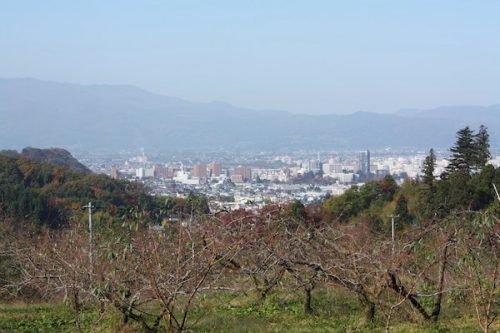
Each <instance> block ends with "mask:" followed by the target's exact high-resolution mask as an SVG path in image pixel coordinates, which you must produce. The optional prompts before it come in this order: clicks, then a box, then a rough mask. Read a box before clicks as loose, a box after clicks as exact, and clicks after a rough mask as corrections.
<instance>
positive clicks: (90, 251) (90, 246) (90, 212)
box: [82, 202, 95, 273]
mask: <svg viewBox="0 0 500 333" xmlns="http://www.w3.org/2000/svg"><path fill="white" fill-rule="evenodd" d="M87 208H88V210H89V262H90V269H91V272H92V273H93V272H94V258H93V252H94V249H93V243H94V240H93V231H92V227H93V225H92V208H95V207H94V206H92V202H89V204H88V205H86V206H83V207H82V209H87Z"/></svg>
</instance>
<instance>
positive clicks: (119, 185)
mask: <svg viewBox="0 0 500 333" xmlns="http://www.w3.org/2000/svg"><path fill="white" fill-rule="evenodd" d="M0 170H1V172H0V221H2V222H9V221H11V222H13V223H25V222H32V223H34V224H36V225H47V226H50V227H58V226H61V225H64V224H66V223H67V222H68V221H69V219H70V218H71V217H72V216H74V215H75V214H79V212H80V210H79V209H78V208H79V207H80V206H81V205H83V204H85V203H87V202H89V201H92V202H93V203H94V204H95V205H96V206H97V207H98V208H99V209H101V210H102V212H103V213H105V214H106V215H107V216H108V217H109V220H110V221H111V220H113V219H120V218H121V217H122V216H124V214H125V215H126V214H127V212H128V211H129V210H130V209H131V208H133V207H136V206H137V207H142V208H143V209H145V210H148V209H153V207H154V205H153V198H151V197H150V196H149V195H147V194H146V191H145V190H144V189H143V188H142V187H141V186H140V185H138V184H130V183H128V182H124V181H118V180H113V179H111V178H109V177H108V176H105V175H96V174H86V173H83V172H79V171H75V170H71V169H68V168H64V167H61V166H57V165H53V164H47V163H40V162H38V161H35V160H32V159H27V158H25V157H20V156H18V157H8V156H5V155H0Z"/></svg>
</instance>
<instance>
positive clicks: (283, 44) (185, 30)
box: [0, 0, 500, 114]
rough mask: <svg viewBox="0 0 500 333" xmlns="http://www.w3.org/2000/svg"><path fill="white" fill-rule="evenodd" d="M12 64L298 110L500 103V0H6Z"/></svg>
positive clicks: (45, 73) (2, 39) (1, 24)
mask: <svg viewBox="0 0 500 333" xmlns="http://www.w3.org/2000/svg"><path fill="white" fill-rule="evenodd" d="M0 77H4V78H13V77H31V78H38V79H44V80H51V81H60V82H71V83H80V84H129V85H135V86H138V87H141V88H144V89H146V90H149V91H152V92H155V93H160V94H163V95H168V96H176V97H180V98H184V99H187V100H191V101H196V102H210V101H224V102H227V103H231V104H235V105H238V106H244V107H250V108H258V109H277V110H288V111H291V112H295V113H309V114H324V113H336V114H347V113H352V112H356V111H360V110H362V111H373V112H395V111H397V110H398V109H402V108H433V107H437V106H441V105H490V104H496V103H500V1H498V0H478V1H470V0H431V1H428V0H405V1H402V0H394V1H387V0H377V1H375V0H365V1H362V0H359V1H358V0H345V1H335V0H330V1H326V0H325V1H320V0H307V1H306V0H302V1H294V0H238V1H237V0H221V1H215V0H213V1H212V0H198V1H195V0H178V1H174V0H172V1H169V0H140V1H139V0H136V1H132V0H107V1H102V0H71V1H67V0H44V1H40V0H32V1H28V0H2V1H1V2H0Z"/></svg>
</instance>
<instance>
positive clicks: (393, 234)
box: [389, 214, 399, 256]
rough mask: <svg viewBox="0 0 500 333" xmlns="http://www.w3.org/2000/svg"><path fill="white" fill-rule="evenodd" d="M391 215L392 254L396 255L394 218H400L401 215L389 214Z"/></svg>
mask: <svg viewBox="0 0 500 333" xmlns="http://www.w3.org/2000/svg"><path fill="white" fill-rule="evenodd" d="M389 217H390V218H391V231H392V255H393V256H394V249H395V241H396V230H395V228H394V219H395V218H398V217H399V215H394V214H391V215H389Z"/></svg>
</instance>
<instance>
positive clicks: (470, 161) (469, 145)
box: [446, 126, 476, 175]
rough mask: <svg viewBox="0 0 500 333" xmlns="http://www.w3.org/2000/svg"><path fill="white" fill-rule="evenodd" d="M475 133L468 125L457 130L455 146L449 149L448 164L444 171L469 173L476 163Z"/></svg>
mask: <svg viewBox="0 0 500 333" xmlns="http://www.w3.org/2000/svg"><path fill="white" fill-rule="evenodd" d="M475 148H476V145H475V135H474V132H473V131H472V130H471V129H470V128H469V126H467V127H465V128H463V129H461V130H459V131H458V132H457V141H456V143H455V146H454V147H452V148H451V149H450V152H451V158H450V161H449V162H450V164H449V165H448V167H447V168H446V173H447V174H451V173H456V172H460V173H463V174H466V175H470V172H471V169H472V168H473V167H474V165H476V153H475V152H476V151H475Z"/></svg>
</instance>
